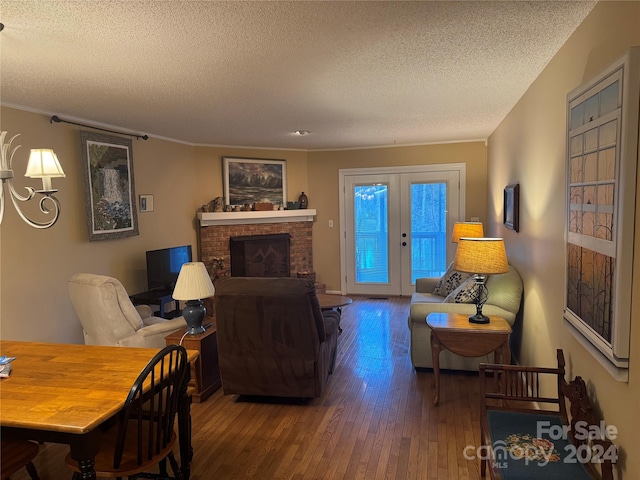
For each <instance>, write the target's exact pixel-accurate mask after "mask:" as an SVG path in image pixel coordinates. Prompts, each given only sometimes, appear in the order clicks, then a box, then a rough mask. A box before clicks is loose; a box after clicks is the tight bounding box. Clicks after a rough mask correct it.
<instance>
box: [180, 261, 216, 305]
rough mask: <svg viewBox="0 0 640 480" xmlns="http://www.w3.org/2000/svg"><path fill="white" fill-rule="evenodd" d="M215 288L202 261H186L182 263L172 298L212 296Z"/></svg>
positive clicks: (194, 298)
mask: <svg viewBox="0 0 640 480" xmlns="http://www.w3.org/2000/svg"><path fill="white" fill-rule="evenodd" d="M214 293H215V289H214V288H213V283H211V277H210V276H209V272H207V267H205V266H204V263H202V262H188V263H184V264H183V265H182V268H181V269H180V274H179V275H178V281H177V282H176V288H175V289H174V290H173V295H172V296H173V298H175V299H176V300H200V299H202V298H209V297H211V296H213V294H214Z"/></svg>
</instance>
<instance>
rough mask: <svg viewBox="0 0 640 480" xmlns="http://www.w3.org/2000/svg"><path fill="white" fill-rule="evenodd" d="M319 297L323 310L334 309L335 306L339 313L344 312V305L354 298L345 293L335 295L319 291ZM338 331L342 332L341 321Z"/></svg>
mask: <svg viewBox="0 0 640 480" xmlns="http://www.w3.org/2000/svg"><path fill="white" fill-rule="evenodd" d="M317 297H318V303H319V304H320V309H321V310H333V309H334V308H335V309H336V311H337V312H338V313H342V307H344V306H345V305H349V304H350V303H351V302H353V300H351V299H350V298H349V297H345V296H344V295H333V294H330V293H318V294H317ZM338 333H342V327H341V326H340V324H339V323H338Z"/></svg>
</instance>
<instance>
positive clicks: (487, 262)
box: [453, 237, 509, 323]
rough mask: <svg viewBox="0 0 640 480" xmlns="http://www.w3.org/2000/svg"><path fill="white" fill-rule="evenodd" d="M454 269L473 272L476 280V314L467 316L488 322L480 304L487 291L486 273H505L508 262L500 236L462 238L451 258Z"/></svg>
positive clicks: (484, 300)
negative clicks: (453, 256)
mask: <svg viewBox="0 0 640 480" xmlns="http://www.w3.org/2000/svg"><path fill="white" fill-rule="evenodd" d="M453 268H454V270H458V271H460V272H467V273H473V274H474V279H475V282H476V291H477V295H476V314H475V315H471V316H470V317H469V322H471V323H489V317H487V316H485V315H483V314H482V306H483V305H484V303H485V302H486V301H487V297H488V296H489V292H488V290H487V287H486V285H485V280H486V275H492V274H501V273H507V272H508V271H509V262H508V261H507V252H506V251H505V248H504V240H503V239H502V238H464V237H461V238H460V240H459V242H458V250H457V251H456V257H455V259H454V260H453Z"/></svg>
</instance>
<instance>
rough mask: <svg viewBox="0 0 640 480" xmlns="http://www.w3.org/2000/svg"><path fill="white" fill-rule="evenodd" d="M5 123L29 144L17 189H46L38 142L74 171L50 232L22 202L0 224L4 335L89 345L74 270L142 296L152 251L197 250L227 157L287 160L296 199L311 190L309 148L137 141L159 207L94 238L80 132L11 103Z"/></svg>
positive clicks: (139, 182) (2, 114)
mask: <svg viewBox="0 0 640 480" xmlns="http://www.w3.org/2000/svg"><path fill="white" fill-rule="evenodd" d="M0 127H1V129H2V130H6V131H8V132H9V135H14V134H16V133H20V134H21V135H20V137H18V139H17V140H16V142H15V144H18V145H22V146H21V148H20V149H19V150H18V152H19V153H17V154H16V157H15V161H14V170H15V175H16V179H15V183H16V185H19V186H20V187H22V186H27V185H31V186H35V187H38V186H39V185H38V184H39V181H36V180H32V179H25V178H24V176H23V175H24V170H25V168H26V163H27V158H28V154H29V149H31V148H37V147H43V148H53V149H54V150H55V152H56V154H57V155H58V158H59V159H60V161H61V163H62V166H63V169H64V171H65V173H66V175H67V176H66V178H63V179H54V180H53V186H54V188H58V189H59V190H60V191H59V192H58V194H57V197H58V199H59V200H60V203H61V204H62V214H61V216H60V219H59V220H58V222H57V223H56V224H55V225H54V226H53V227H52V228H50V229H47V230H36V229H34V228H32V227H29V226H27V225H26V224H25V223H24V222H23V221H22V220H21V219H20V218H19V217H18V215H17V214H16V212H15V209H14V208H13V205H11V203H10V202H9V204H7V205H6V208H5V217H4V221H3V223H2V225H1V226H0V287H1V288H0V338H6V339H14V340H38V341H51V342H60V343H81V342H82V341H83V340H82V332H81V328H80V324H79V322H78V319H77V317H76V315H75V312H74V310H73V306H72V305H71V302H70V300H69V294H68V291H67V280H68V279H69V277H70V276H71V275H73V274H74V273H76V272H91V273H98V274H103V275H110V276H114V277H116V278H118V279H119V280H120V281H121V282H122V283H123V285H124V286H125V288H126V289H127V291H128V292H129V293H136V292H139V291H143V290H145V289H146V260H145V252H146V251H147V250H152V249H156V248H164V247H169V246H174V245H184V244H190V245H192V246H193V248H194V252H197V237H196V222H195V212H196V210H197V208H198V207H200V206H201V205H202V204H204V203H207V202H208V201H210V200H211V199H212V198H214V197H217V196H221V195H222V166H221V157H222V156H223V155H227V156H235V157H260V158H282V159H286V160H287V166H288V169H287V171H288V174H289V178H288V185H289V192H290V194H289V198H290V199H293V198H297V196H298V195H299V193H300V191H302V190H304V189H306V188H307V165H306V163H307V161H306V153H305V152H295V151H269V150H250V149H240V148H225V149H223V148H210V147H206V148H205V147H192V146H188V145H183V144H180V143H176V142H170V141H164V140H158V139H153V138H151V139H149V140H147V141H144V140H135V139H134V140H133V141H132V142H133V164H134V177H135V189H136V195H139V194H152V195H153V196H154V211H153V212H147V213H139V214H138V219H139V231H140V234H139V235H138V236H134V237H129V238H124V239H119V240H103V241H98V242H89V240H88V233H87V226H86V208H85V192H84V184H83V173H82V172H83V170H82V156H81V150H80V134H79V130H80V128H79V127H77V126H73V125H69V124H63V123H59V124H58V123H54V124H51V123H49V116H48V115H40V114H36V113H31V112H26V111H22V110H17V109H13V108H7V107H2V108H1V110H0ZM7 200H8V199H7ZM30 203H34V201H31V202H30ZM36 208H37V207H36ZM37 213H38V212H34V215H33V216H34V217H35V216H36V215H37Z"/></svg>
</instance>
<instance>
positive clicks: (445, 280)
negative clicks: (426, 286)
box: [433, 262, 471, 297]
mask: <svg viewBox="0 0 640 480" xmlns="http://www.w3.org/2000/svg"><path fill="white" fill-rule="evenodd" d="M469 277H471V274H470V273H465V272H459V271H457V270H454V269H453V262H451V263H450V264H449V267H448V268H447V271H446V272H445V274H444V275H443V276H442V277H441V278H440V280H438V283H436V286H435V287H434V289H433V293H434V294H435V295H439V296H441V297H446V296H447V295H449V294H450V293H451V292H453V291H454V290H455V289H456V288H458V287H459V286H460V285H461V284H462V283H463V282H464V281H465V280H467V279H468V278H469Z"/></svg>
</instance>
